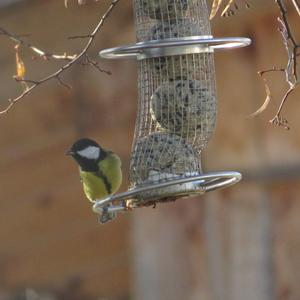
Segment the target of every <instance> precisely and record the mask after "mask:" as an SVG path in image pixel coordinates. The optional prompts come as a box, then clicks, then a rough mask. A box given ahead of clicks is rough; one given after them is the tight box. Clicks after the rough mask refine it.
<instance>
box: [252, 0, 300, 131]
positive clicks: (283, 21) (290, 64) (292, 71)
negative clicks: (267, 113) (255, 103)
mask: <svg viewBox="0 0 300 300" xmlns="http://www.w3.org/2000/svg"><path fill="white" fill-rule="evenodd" d="M275 2H276V4H277V6H278V8H279V11H280V17H278V19H277V20H278V22H279V31H280V33H281V36H282V39H283V44H284V46H285V48H286V52H287V56H288V61H287V65H286V67H285V68H276V67H273V68H271V69H267V70H264V71H260V72H258V74H259V75H260V76H261V78H262V79H263V81H264V84H265V89H266V94H267V98H266V100H265V102H264V104H263V105H262V107H261V108H260V109H258V110H257V111H256V112H255V113H253V114H252V115H254V116H256V115H257V114H259V113H261V112H262V111H263V110H265V108H266V107H267V105H268V103H269V101H270V99H271V97H272V96H271V91H270V88H269V86H268V83H267V81H266V79H265V78H264V75H265V74H266V73H269V72H277V71H279V72H284V73H285V80H286V82H287V83H288V85H289V88H288V90H287V91H286V92H285V94H284V96H283V98H282V100H281V103H280V106H279V108H278V111H277V112H276V114H275V116H274V117H273V118H272V119H271V120H270V123H271V124H273V125H277V126H281V127H283V128H285V129H290V127H289V126H288V121H287V120H286V119H285V118H283V117H282V115H281V114H282V109H283V107H284V105H285V103H286V101H287V99H288V97H289V96H290V94H291V93H292V92H293V91H294V90H295V89H296V87H297V86H298V84H299V79H298V77H299V76H298V71H297V57H298V56H299V53H297V52H298V49H299V47H300V45H298V43H297V42H296V39H295V38H294V35H293V33H292V30H291V27H290V24H289V21H288V18H287V10H286V7H285V4H284V1H283V0H275ZM292 2H293V4H294V7H295V9H296V10H297V12H298V13H299V11H300V10H299V3H298V0H292ZM267 100H268V101H267Z"/></svg>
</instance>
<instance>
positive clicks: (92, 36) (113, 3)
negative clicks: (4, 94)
mask: <svg viewBox="0 0 300 300" xmlns="http://www.w3.org/2000/svg"><path fill="white" fill-rule="evenodd" d="M119 2H120V0H112V1H111V3H110V5H109V7H108V8H107V10H106V12H105V13H104V14H103V15H102V17H101V19H100V20H99V22H98V24H97V25H96V27H95V28H94V30H93V31H92V33H91V34H90V37H89V39H88V41H87V43H86V45H85V46H84V47H83V49H82V50H81V52H80V53H79V54H78V55H76V56H75V57H74V58H72V59H71V60H70V61H69V62H68V63H66V64H65V65H64V66H62V67H61V68H60V69H58V70H57V71H56V72H54V73H52V74H50V75H48V76H46V77H44V78H42V79H41V80H39V81H31V82H32V85H31V86H30V87H29V88H28V89H27V90H25V91H23V93H22V94H20V95H19V96H18V97H16V98H14V99H9V100H8V102H9V104H8V106H7V107H6V108H5V109H3V110H2V111H0V114H5V113H7V112H8V111H9V110H10V109H12V107H13V106H14V105H15V104H16V103H17V102H18V101H20V100H21V99H23V98H25V97H26V96H28V95H29V94H31V93H32V91H33V90H34V89H35V88H36V87H38V86H40V85H42V84H44V83H46V82H48V81H49V80H51V79H56V80H58V81H59V82H60V84H62V85H64V86H68V85H67V84H65V83H63V82H62V80H61V78H60V76H61V74H62V73H63V72H64V71H65V70H67V69H69V68H70V67H71V66H73V65H74V64H75V63H77V62H79V60H80V59H81V58H83V57H86V53H87V51H88V50H89V49H90V47H91V45H92V44H93V42H94V40H95V36H96V35H97V33H98V32H99V30H100V28H101V27H102V26H103V24H104V22H105V21H106V19H107V18H108V17H109V15H110V14H111V12H112V11H113V9H114V8H115V6H116V5H117V4H118V3H119ZM95 64H96V63H95ZM27 82H28V81H27Z"/></svg>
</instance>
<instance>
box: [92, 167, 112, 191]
mask: <svg viewBox="0 0 300 300" xmlns="http://www.w3.org/2000/svg"><path fill="white" fill-rule="evenodd" d="M96 175H97V176H98V177H100V178H101V179H102V180H103V183H104V185H105V189H106V191H107V194H111V193H112V190H111V189H112V188H111V184H110V182H109V181H108V178H107V177H106V176H105V175H104V173H103V172H102V170H100V169H99V170H98V171H97V172H96Z"/></svg>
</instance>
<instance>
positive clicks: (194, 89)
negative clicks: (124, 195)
mask: <svg viewBox="0 0 300 300" xmlns="http://www.w3.org/2000/svg"><path fill="white" fill-rule="evenodd" d="M134 8H135V9H134V11H135V24H136V34H137V39H138V41H139V42H145V41H155V40H165V39H172V38H184V37H188V36H202V35H205V36H210V35H211V32H210V25H209V21H208V10H207V5H206V1H205V0H193V1H191V0H134ZM138 89H139V110H138V116H137V120H136V128H135V137H134V143H133V148H132V157H131V163H130V183H131V187H132V188H133V187H138V186H142V185H147V184H149V185H150V184H155V183H160V182H164V181H170V180H175V179H176V178H182V177H192V176H195V175H199V174H202V169H201V163H200V161H201V160H200V156H201V150H202V149H203V148H204V147H205V146H206V144H207V142H208V140H209V139H210V137H211V135H212V133H213V132H214V129H215V123H216V96H215V95H216V89H215V70H214V60H213V54H212V53H199V54H185V55H175V56H163V57H153V58H147V59H143V60H140V61H139V62H138ZM173 188H174V192H175V193H174V194H176V192H178V194H180V193H182V192H184V190H185V189H187V190H189V189H190V187H189V186H188V185H186V186H185V185H180V188H179V189H178V187H176V186H173ZM165 192H166V193H170V191H169V190H168V191H165ZM160 193H161V198H162V199H163V198H165V196H166V195H164V190H160ZM156 194H157V193H156ZM148 196H149V195H148ZM144 198H145V197H144ZM147 198H149V197H147ZM150 198H151V197H150ZM157 200H158V201H159V199H157ZM139 201H143V199H141V198H139ZM147 201H148V200H147Z"/></svg>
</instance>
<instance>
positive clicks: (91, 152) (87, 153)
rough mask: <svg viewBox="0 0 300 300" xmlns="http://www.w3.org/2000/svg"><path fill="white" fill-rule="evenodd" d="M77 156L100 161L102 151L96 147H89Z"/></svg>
mask: <svg viewBox="0 0 300 300" xmlns="http://www.w3.org/2000/svg"><path fill="white" fill-rule="evenodd" d="M77 154H79V155H80V156H82V157H85V158H87V159H98V158H99V155H100V149H99V148H98V147H95V146H88V147H87V148H85V149H83V150H81V151H78V152H77Z"/></svg>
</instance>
